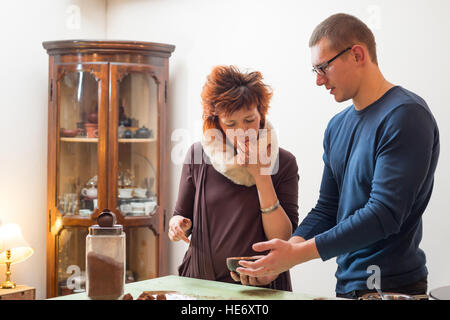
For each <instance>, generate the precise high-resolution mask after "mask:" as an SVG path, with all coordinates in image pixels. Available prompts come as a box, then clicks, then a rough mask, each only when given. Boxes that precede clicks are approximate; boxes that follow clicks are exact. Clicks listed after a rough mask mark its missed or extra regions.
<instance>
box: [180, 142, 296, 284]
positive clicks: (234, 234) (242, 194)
mask: <svg viewBox="0 0 450 320" xmlns="http://www.w3.org/2000/svg"><path fill="white" fill-rule="evenodd" d="M278 160H279V162H278V171H277V172H276V174H274V175H272V182H273V185H274V188H275V192H276V194H277V197H278V200H279V201H280V205H281V206H282V207H283V209H284V211H285V212H286V214H287V216H288V217H289V219H290V221H291V223H292V230H295V229H296V228H297V224H298V180H299V176H298V167H297V161H296V159H295V157H294V156H293V155H292V154H291V153H290V152H288V151H286V150H284V149H282V148H279V155H278ZM174 215H181V216H183V217H186V218H189V219H191V220H192V236H191V243H190V246H189V248H188V250H187V252H186V254H185V256H184V259H183V262H182V264H181V265H180V266H179V268H178V271H179V274H180V275H181V276H185V277H193V278H199V279H207V280H216V281H224V282H230V283H235V281H234V280H233V279H232V278H231V276H230V272H229V270H228V268H227V266H226V258H227V257H237V256H253V255H257V254H261V253H260V252H255V251H254V250H253V249H252V245H253V244H254V243H256V242H261V241H267V238H266V236H265V234H264V229H263V224H262V219H261V211H260V205H259V198H258V192H257V188H256V186H252V187H246V186H243V185H238V184H235V183H234V182H232V181H231V180H229V179H228V178H227V177H225V176H224V175H222V174H221V173H220V172H218V171H216V169H214V167H213V166H212V165H211V164H210V162H209V159H208V157H207V155H206V154H205V153H204V152H203V148H202V145H201V144H200V142H197V143H195V144H193V145H192V146H191V148H190V149H189V151H188V153H187V156H186V159H185V162H184V164H183V169H182V173H181V180H180V186H179V192H178V199H177V203H176V206H175V212H174ZM268 287H270V288H273V289H278V290H289V291H291V290H292V287H291V281H290V276H289V271H286V272H284V273H282V274H280V275H279V276H278V278H277V279H276V280H275V281H273V282H272V283H271V284H270V285H269V286H268Z"/></svg>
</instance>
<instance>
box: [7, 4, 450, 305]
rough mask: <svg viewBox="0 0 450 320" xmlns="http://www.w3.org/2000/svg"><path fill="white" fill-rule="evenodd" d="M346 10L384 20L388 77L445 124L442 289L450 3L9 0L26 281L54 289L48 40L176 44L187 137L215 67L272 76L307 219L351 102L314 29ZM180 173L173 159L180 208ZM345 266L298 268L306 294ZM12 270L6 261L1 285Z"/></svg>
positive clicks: (176, 104) (438, 260)
mask: <svg viewBox="0 0 450 320" xmlns="http://www.w3.org/2000/svg"><path fill="white" fill-rule="evenodd" d="M72 4H75V5H77V6H78V7H79V8H80V14H81V20H80V24H79V26H77V21H76V20H73V19H72V18H73V11H72V12H70V11H67V10H70V6H71V5H72ZM105 12H106V14H105ZM336 12H347V13H351V14H355V15H357V16H358V17H360V18H361V19H363V20H364V21H366V22H367V23H368V24H369V25H371V26H372V28H373V30H374V33H375V36H376V38H377V43H378V53H379V61H380V66H381V68H382V70H384V73H385V75H386V76H387V78H388V79H389V80H391V81H392V82H394V83H397V84H401V85H403V86H404V87H406V88H408V89H410V90H413V91H415V92H417V93H418V94H420V95H422V96H423V97H424V98H425V99H426V100H427V101H428V103H429V105H430V107H431V109H432V110H433V112H434V115H435V117H436V119H437V121H438V123H439V125H440V132H441V150H442V151H441V157H440V163H439V166H438V169H437V172H436V183H435V190H434V194H433V197H432V199H431V201H430V205H429V206H428V209H427V211H426V213H425V217H424V240H423V242H422V248H423V249H424V250H425V251H426V253H427V258H428V267H429V270H430V276H429V286H430V288H433V287H437V286H441V285H445V284H449V283H450V273H448V272H447V270H448V265H449V264H450V257H449V255H450V254H449V250H446V249H445V248H446V247H447V246H448V244H449V243H450V234H449V233H448V232H447V230H448V229H449V228H450V215H449V214H448V212H447V210H448V209H447V208H449V204H450V203H449V202H450V197H448V195H447V194H446V192H447V190H448V188H449V185H448V183H449V181H450V179H449V178H450V176H449V173H450V165H449V161H448V160H449V152H448V147H449V143H448V140H449V139H448V138H450V132H449V129H448V123H449V121H450V120H449V119H450V117H449V111H448V109H447V108H446V104H447V103H448V101H450V90H448V88H447V86H448V80H447V76H448V74H449V72H450V62H449V60H448V57H449V56H450V36H449V30H450V22H449V20H448V17H447V14H446V13H448V12H450V2H449V1H448V0H430V1H425V0H420V1H419V0H413V1H406V0H396V1H384V0H383V1H382V0H372V1H368V0H360V1H356V0H346V1H340V2H336V1H332V0H323V1H321V2H317V3H314V4H312V3H311V2H306V1H295V0H289V1H273V0H272V1H268V0H264V1H263V0H247V1H238V0H227V1H223V0H209V1H206V0H204V1H201V0H189V1H186V0H185V1H182V0H96V1H92V0H91V1H89V0H73V1H69V0H63V1H61V0H46V1H43V0H41V1H31V0H29V1H3V2H2V5H1V6H0V30H2V40H3V42H2V48H1V51H0V70H2V77H1V78H0V88H2V90H1V92H2V103H1V107H0V108H1V110H2V119H3V122H2V125H1V126H0V149H1V150H2V151H1V153H0V177H1V181H2V183H0V200H1V201H0V220H1V221H2V222H3V223H8V222H15V223H19V224H20V226H21V227H22V231H23V234H24V236H25V238H26V240H27V241H28V242H29V243H30V244H31V246H32V247H33V248H34V249H35V253H34V255H33V256H32V257H31V258H30V259H29V260H27V261H26V262H23V263H20V264H17V265H14V266H13V276H14V279H15V280H16V282H17V283H21V284H27V285H31V286H34V287H36V288H37V296H38V298H43V297H45V276H46V274H45V264H46V243H45V241H46V234H45V230H46V225H45V223H46V215H45V210H46V208H45V207H46V174H47V168H46V166H47V76H48V60H47V54H46V52H45V50H44V49H43V48H42V45H41V43H42V41H45V40H56V39H69V38H90V39H93V38H105V37H106V38H108V39H127V40H142V41H153V42H163V43H170V44H174V45H176V50H175V52H174V54H173V56H172V58H171V60H170V91H169V92H170V96H169V101H170V105H169V108H170V115H171V116H170V119H169V129H170V130H171V131H175V130H176V129H185V130H186V132H187V133H188V139H186V140H185V141H184V142H185V144H186V145H188V144H190V143H191V142H194V141H197V140H198V139H199V134H200V133H201V129H200V128H201V107H200V91H201V88H202V85H203V83H204V81H205V78H206V75H207V74H208V73H209V72H210V70H211V68H212V66H214V65H217V64H235V65H238V66H240V67H242V68H250V69H252V70H260V71H261V72H263V74H264V76H265V79H266V82H267V83H269V84H271V85H272V87H273V89H274V91H275V95H274V98H273V101H272V108H271V110H270V118H271V120H272V122H273V123H274V125H275V126H276V128H277V129H278V133H279V138H280V141H281V145H282V146H283V147H284V148H286V149H288V150H290V151H291V152H292V153H293V154H294V155H296V157H297V161H298V164H299V167H300V198H299V203H300V217H301V218H303V217H304V216H305V215H306V213H307V212H308V211H309V210H310V209H311V208H312V207H313V206H314V205H315V202H316V200H317V196H318V189H319V185H320V178H321V173H322V160H321V156H322V136H323V131H324V129H325V126H326V124H327V122H328V120H329V119H330V118H331V117H332V116H333V115H334V114H335V113H337V112H338V111H340V110H342V108H343V107H345V106H347V105H348V104H342V105H338V104H336V103H335V102H334V100H332V98H331V97H330V96H328V94H327V93H326V92H325V90H323V88H318V87H316V86H315V85H314V77H313V76H312V74H311V72H310V69H311V63H310V53H309V48H308V45H307V42H308V38H309V35H310V33H311V31H312V29H313V28H314V26H315V25H316V24H318V23H319V22H320V21H322V20H323V19H324V18H326V17H327V16H329V15H330V14H332V13H336ZM78 27H79V28H78ZM175 145H176V142H174V143H173V144H172V146H175ZM180 169H181V166H180V165H179V164H176V163H172V165H171V175H170V181H169V182H170V199H171V203H172V208H173V203H174V202H175V200H176V196H177V191H178V180H179V176H180ZM172 208H171V209H172ZM185 249H186V247H185V245H184V244H181V243H177V244H173V245H171V247H170V272H171V273H173V274H176V267H177V266H178V264H179V263H180V262H181V259H182V256H183V254H184V251H185ZM335 268H336V265H335V262H334V259H333V260H331V261H328V262H326V263H323V262H321V261H319V260H316V261H311V262H308V263H306V264H304V265H301V266H297V267H295V268H294V269H293V270H292V276H293V285H294V290H295V291H298V292H304V293H311V294H319V295H327V296H333V295H334V286H335V278H334V272H335ZM3 274H4V267H0V281H3V279H4V276H3Z"/></svg>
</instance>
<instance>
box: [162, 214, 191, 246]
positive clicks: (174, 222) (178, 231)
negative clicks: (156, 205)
mask: <svg viewBox="0 0 450 320" xmlns="http://www.w3.org/2000/svg"><path fill="white" fill-rule="evenodd" d="M191 227H192V221H191V220H190V219H188V218H185V217H183V216H173V217H172V218H171V219H170V221H169V232H168V234H169V239H170V240H171V241H179V240H183V241H184V242H186V243H189V242H190V241H189V239H188V237H187V236H186V231H188V230H189V229H190V228H191Z"/></svg>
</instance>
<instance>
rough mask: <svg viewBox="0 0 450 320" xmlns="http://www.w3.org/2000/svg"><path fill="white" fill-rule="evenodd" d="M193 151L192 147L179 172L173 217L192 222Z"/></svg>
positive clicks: (193, 194) (193, 189) (193, 192)
mask: <svg viewBox="0 0 450 320" xmlns="http://www.w3.org/2000/svg"><path fill="white" fill-rule="evenodd" d="M193 150H194V147H193V146H192V147H191V148H190V149H189V151H188V152H187V154H186V158H185V160H184V162H183V167H182V170H181V178H180V185H179V187H178V198H177V202H176V204H175V210H174V213H173V215H181V216H183V217H185V218H189V219H191V220H192V218H193V210H194V198H195V184H194V179H193V177H192V173H193V171H194V170H193V165H194V162H193V160H192V159H193Z"/></svg>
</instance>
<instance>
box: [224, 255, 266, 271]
mask: <svg viewBox="0 0 450 320" xmlns="http://www.w3.org/2000/svg"><path fill="white" fill-rule="evenodd" d="M259 258H261V257H257V256H255V257H229V258H227V267H228V270H230V271H232V272H236V273H239V272H237V271H236V269H237V268H239V267H242V266H241V265H240V264H239V261H240V260H246V261H256V260H258V259H259Z"/></svg>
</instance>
